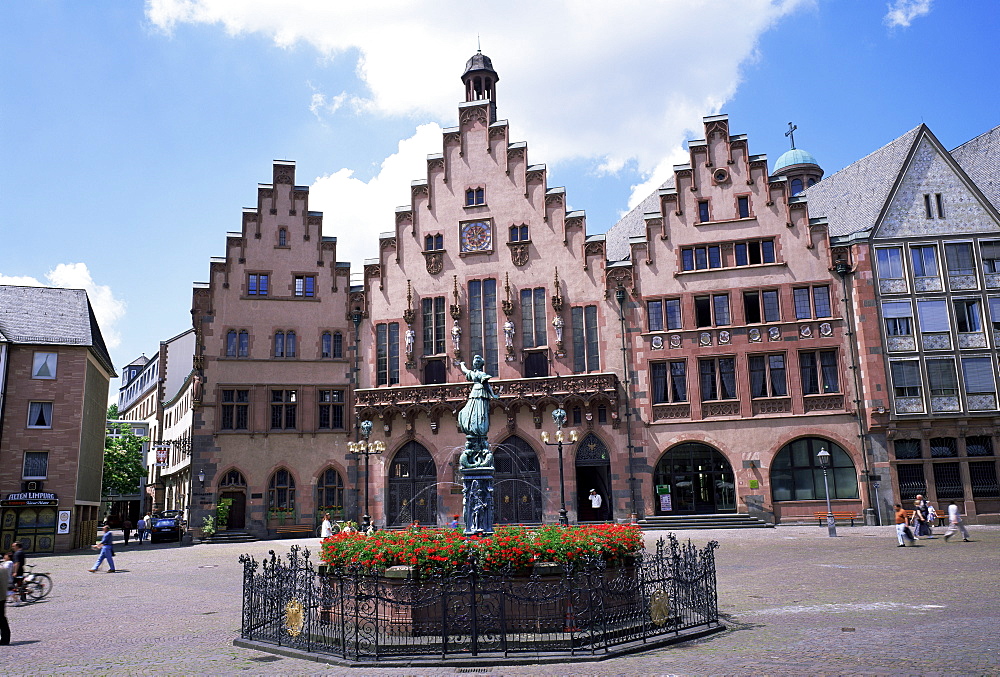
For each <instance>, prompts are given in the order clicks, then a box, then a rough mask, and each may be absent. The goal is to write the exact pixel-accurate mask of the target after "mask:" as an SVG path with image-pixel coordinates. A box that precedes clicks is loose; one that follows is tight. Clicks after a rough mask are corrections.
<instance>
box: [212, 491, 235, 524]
mask: <svg viewBox="0 0 1000 677" xmlns="http://www.w3.org/2000/svg"><path fill="white" fill-rule="evenodd" d="M232 505H233V499H231V498H223V499H220V500H219V506H218V507H217V508H216V509H215V521H216V524H217V528H218V530H219V531H225V530H226V527H228V526H229V510H230V507H231V506H232Z"/></svg>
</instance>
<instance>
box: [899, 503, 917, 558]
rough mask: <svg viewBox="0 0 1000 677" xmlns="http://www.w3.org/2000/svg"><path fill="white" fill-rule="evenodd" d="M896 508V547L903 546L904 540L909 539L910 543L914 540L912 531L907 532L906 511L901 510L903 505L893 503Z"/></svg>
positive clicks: (904, 544) (904, 545) (908, 528)
mask: <svg viewBox="0 0 1000 677" xmlns="http://www.w3.org/2000/svg"><path fill="white" fill-rule="evenodd" d="M895 508H896V540H897V541H899V545H897V546H896V547H897V548H905V547H906V543H904V540H908V541H910V545H912V544H913V541H914V540H916V539H915V538H914V537H913V534H912V533H909V530H910V527H909V526H908V525H907V519H906V511H905V510H903V506H902V504H900V503H897V504H896V505H895Z"/></svg>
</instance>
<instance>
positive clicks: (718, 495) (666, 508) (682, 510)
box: [653, 442, 736, 515]
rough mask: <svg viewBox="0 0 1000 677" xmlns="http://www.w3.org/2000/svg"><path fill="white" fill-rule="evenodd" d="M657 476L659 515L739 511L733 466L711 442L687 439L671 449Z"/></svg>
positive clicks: (661, 459) (664, 458) (662, 461)
mask: <svg viewBox="0 0 1000 677" xmlns="http://www.w3.org/2000/svg"><path fill="white" fill-rule="evenodd" d="M653 480H654V484H655V487H654V488H655V491H656V496H655V497H654V500H655V505H656V514H658V515H702V514H709V515H710V514H714V513H720V512H736V482H735V477H734V476H733V467H732V466H731V465H730V464H729V461H728V460H726V457H725V456H723V455H722V453H721V452H719V451H718V450H717V449H714V448H712V447H710V446H708V445H707V444H702V443H700V442H685V443H683V444H678V445H677V446H676V447H672V448H671V449H668V450H667V451H666V453H664V454H663V456H662V457H660V461H659V463H657V464H656V472H655V473H654V475H653Z"/></svg>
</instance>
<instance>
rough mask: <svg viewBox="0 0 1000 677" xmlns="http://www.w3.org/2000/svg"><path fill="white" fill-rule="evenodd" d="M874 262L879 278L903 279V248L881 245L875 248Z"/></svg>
mask: <svg viewBox="0 0 1000 677" xmlns="http://www.w3.org/2000/svg"><path fill="white" fill-rule="evenodd" d="M875 262H876V264H877V269H878V278H879V279H880V280H902V279H903V277H904V275H903V249H902V248H901V247H882V248H880V249H876V250H875Z"/></svg>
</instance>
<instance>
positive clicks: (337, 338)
mask: <svg viewBox="0 0 1000 677" xmlns="http://www.w3.org/2000/svg"><path fill="white" fill-rule="evenodd" d="M342 357H344V335H343V334H341V333H340V332H339V331H336V332H334V333H333V358H334V359H336V360H339V359H341V358H342Z"/></svg>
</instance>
